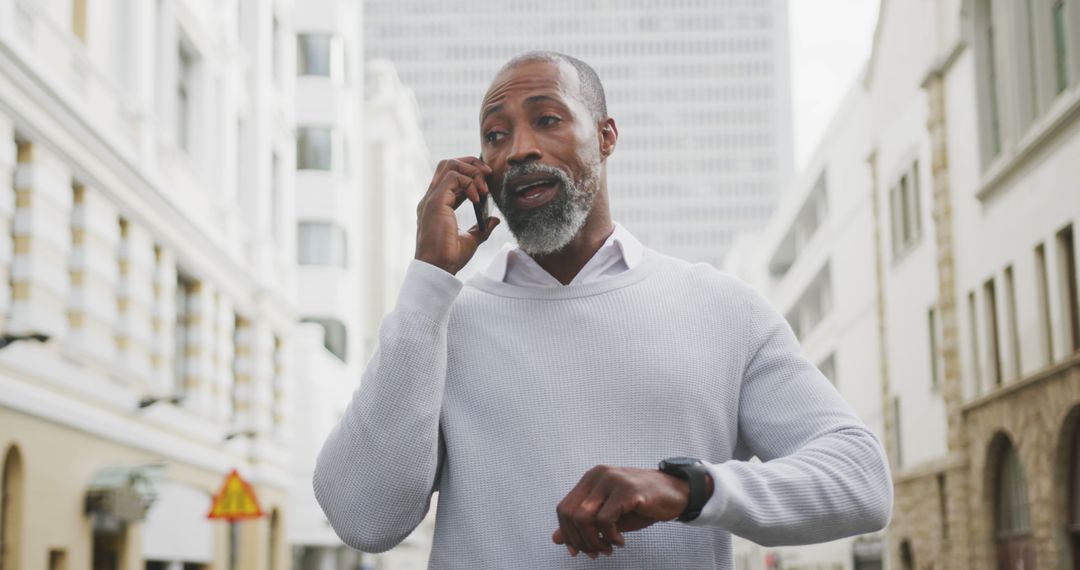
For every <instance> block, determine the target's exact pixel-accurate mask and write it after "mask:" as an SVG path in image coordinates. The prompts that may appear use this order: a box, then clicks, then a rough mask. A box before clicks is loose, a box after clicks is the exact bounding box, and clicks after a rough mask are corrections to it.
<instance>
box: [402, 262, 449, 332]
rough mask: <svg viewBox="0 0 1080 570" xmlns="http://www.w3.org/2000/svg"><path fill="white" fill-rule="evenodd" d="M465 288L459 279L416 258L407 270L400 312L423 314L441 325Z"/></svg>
mask: <svg viewBox="0 0 1080 570" xmlns="http://www.w3.org/2000/svg"><path fill="white" fill-rule="evenodd" d="M464 286H465V284H464V283H462V282H461V280H460V279H458V278H457V277H454V276H453V275H451V274H449V273H447V272H446V271H444V270H442V269H440V268H438V267H435V266H434V265H431V264H430V263H427V262H424V261H420V260H417V259H414V260H412V261H411V262H409V268H408V269H407V270H406V271H405V282H404V283H402V285H401V294H400V295H399V296H398V302H397V310H398V311H406V312H414V313H420V314H422V315H425V316H427V317H428V318H430V319H431V320H432V321H434V322H436V323H441V322H443V321H445V320H446V318H447V317H448V316H449V315H450V307H452V306H453V305H454V300H455V299H457V296H458V293H460V292H461V289H462V287H464Z"/></svg>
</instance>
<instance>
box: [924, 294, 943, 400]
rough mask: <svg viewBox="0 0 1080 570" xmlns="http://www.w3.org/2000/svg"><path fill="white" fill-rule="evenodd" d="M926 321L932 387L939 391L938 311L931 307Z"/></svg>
mask: <svg viewBox="0 0 1080 570" xmlns="http://www.w3.org/2000/svg"><path fill="white" fill-rule="evenodd" d="M926 320H927V327H928V329H929V330H928V332H929V335H928V336H929V338H930V387H931V388H934V389H937V388H940V387H941V364H940V360H941V350H940V348H939V347H938V332H937V329H938V325H937V310H935V309H934V308H933V307H930V310H929V311H928V312H927V319H926Z"/></svg>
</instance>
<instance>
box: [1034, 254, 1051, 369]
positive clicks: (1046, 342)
mask: <svg viewBox="0 0 1080 570" xmlns="http://www.w3.org/2000/svg"><path fill="white" fill-rule="evenodd" d="M1049 282H1050V278H1049V277H1048V276H1047V275H1046V245H1045V244H1041V243H1040V244H1039V245H1038V246H1036V247H1035V292H1036V294H1037V295H1038V296H1039V298H1038V301H1039V324H1040V325H1041V326H1040V327H1039V329H1040V332H1041V333H1042V343H1043V357H1044V358H1045V363H1046V364H1047V365H1049V364H1051V363H1052V362H1054V332H1053V328H1052V327H1053V325H1052V321H1051V320H1050V290H1049Z"/></svg>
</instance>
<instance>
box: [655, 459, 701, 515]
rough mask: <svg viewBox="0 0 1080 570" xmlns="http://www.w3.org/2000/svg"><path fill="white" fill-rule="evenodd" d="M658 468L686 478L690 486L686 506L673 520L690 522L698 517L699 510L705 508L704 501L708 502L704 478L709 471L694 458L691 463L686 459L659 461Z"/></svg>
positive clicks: (669, 473)
mask: <svg viewBox="0 0 1080 570" xmlns="http://www.w3.org/2000/svg"><path fill="white" fill-rule="evenodd" d="M659 468H660V471H663V472H664V473H667V474H668V475H672V476H675V477H678V478H680V479H684V480H686V482H687V483H688V484H689V486H690V493H689V496H688V497H687V501H686V508H685V509H684V510H683V512H682V514H680V515H679V517H678V518H677V519H675V520H677V521H679V522H690V521H692V520H694V519H696V518H698V516H699V515H701V510H702V509H704V508H705V503H707V502H709V488H708V484H707V483H706V480H705V478H706V477H707V476H708V474H709V471H708V469H706V468H705V464H704V463H702V462H701V461H700V460H694V462H692V463H689V462H686V461H680V462H673V461H668V460H664V461H661V462H660V466H659Z"/></svg>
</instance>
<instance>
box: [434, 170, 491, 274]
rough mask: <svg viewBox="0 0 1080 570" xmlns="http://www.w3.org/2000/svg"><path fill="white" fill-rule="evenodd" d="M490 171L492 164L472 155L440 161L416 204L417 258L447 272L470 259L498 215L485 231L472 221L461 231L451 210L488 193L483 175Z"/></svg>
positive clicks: (488, 220) (458, 268) (488, 223)
mask: <svg viewBox="0 0 1080 570" xmlns="http://www.w3.org/2000/svg"><path fill="white" fill-rule="evenodd" d="M491 172H492V170H491V167H489V166H488V165H486V164H484V162H483V161H482V160H480V159H479V158H476V157H472V156H465V157H462V158H455V159H450V160H444V161H442V162H440V163H439V166H438V167H436V169H435V175H434V176H432V178H431V186H429V187H428V190H427V194H425V195H424V198H423V199H422V200H420V205H419V206H417V207H416V255H415V257H416V259H418V260H420V261H424V262H427V263H430V264H432V265H434V266H435V267H438V268H441V269H443V270H445V271H446V272H447V273H450V274H457V272H458V271H460V270H461V268H462V267H465V264H466V263H468V262H469V260H470V259H472V256H473V254H474V253H476V248H478V247H480V244H481V243H484V240H486V239H487V236H489V235H491V230H492V229H494V228H495V226H497V225H499V219H498V218H496V217H494V216H492V217H489V218H488V219H487V220H486V221H487V231H486V232H481V231H480V228H479V227H478V226H475V225H474V226H473V227H471V228H469V231H467V232H462V231H461V230H459V229H458V222H457V216H455V215H454V210H456V209H457V208H458V206H460V205H461V204H462V203H464V202H465V200H470V201H472V202H473V203H476V202H479V201H480V197H481V196H485V195H487V194H488V186H487V181H486V180H485V179H484V177H485V176H489V175H490V174H491Z"/></svg>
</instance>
